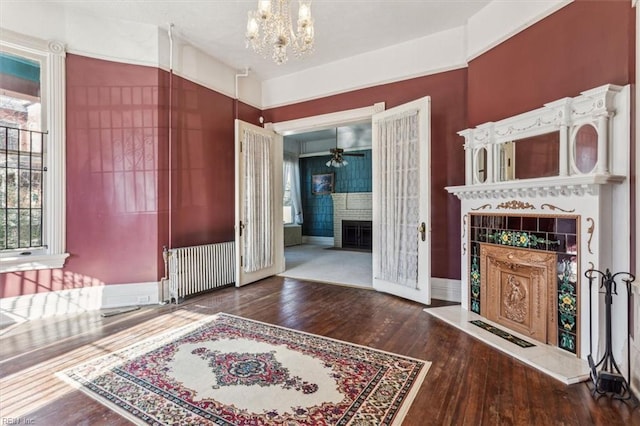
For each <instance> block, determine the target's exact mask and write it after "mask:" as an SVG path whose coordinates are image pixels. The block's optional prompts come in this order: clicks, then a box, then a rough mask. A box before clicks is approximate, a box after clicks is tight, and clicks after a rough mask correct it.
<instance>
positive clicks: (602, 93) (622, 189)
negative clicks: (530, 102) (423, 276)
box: [446, 85, 631, 368]
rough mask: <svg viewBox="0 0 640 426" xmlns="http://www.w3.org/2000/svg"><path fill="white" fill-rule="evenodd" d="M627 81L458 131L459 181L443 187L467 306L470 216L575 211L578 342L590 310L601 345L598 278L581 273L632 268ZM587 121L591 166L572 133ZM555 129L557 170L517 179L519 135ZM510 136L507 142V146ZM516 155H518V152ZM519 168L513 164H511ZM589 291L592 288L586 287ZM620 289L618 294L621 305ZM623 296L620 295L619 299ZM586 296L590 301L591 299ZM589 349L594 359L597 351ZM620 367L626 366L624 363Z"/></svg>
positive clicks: (621, 325)
mask: <svg viewBox="0 0 640 426" xmlns="http://www.w3.org/2000/svg"><path fill="white" fill-rule="evenodd" d="M630 105H631V101H630V87H629V86H625V87H620V86H614V85H605V86H601V87H598V88H595V89H592V90H588V91H585V92H582V93H581V94H580V95H579V96H577V97H575V98H563V99H561V100H558V101H556V102H551V103H548V104H545V105H544V106H543V107H542V108H539V109H537V110H534V111H530V112H526V113H524V114H520V115H517V116H514V117H510V118H506V119H504V120H501V121H497V122H491V123H485V124H482V125H479V126H477V127H476V128H473V129H467V130H464V131H461V132H459V134H460V135H461V136H463V137H464V138H465V144H464V149H465V184H464V185H460V186H450V187H447V188H446V190H447V191H448V192H449V193H451V194H453V195H455V196H456V197H457V198H458V199H460V201H461V217H460V224H461V230H460V236H461V239H460V247H461V250H460V251H461V283H462V288H461V299H462V309H463V310H470V301H469V297H470V284H471V278H470V272H471V268H470V260H471V257H472V255H471V253H470V241H471V240H470V237H471V236H470V231H471V228H470V223H471V219H472V215H477V214H481V215H489V216H491V215H498V216H500V215H504V216H513V215H517V216H539V217H543V216H544V217H559V218H563V217H565V218H568V217H571V218H575V220H576V221H577V225H578V226H577V234H578V241H577V243H578V246H577V250H576V251H577V253H576V256H577V258H578V259H577V266H578V268H579V270H578V271H576V273H577V275H578V276H579V277H581V278H580V280H579V283H578V289H577V292H578V301H577V304H578V310H579V314H578V318H577V320H578V321H579V322H580V328H579V348H578V353H579V355H580V357H581V358H583V359H586V357H587V355H588V354H589V349H590V345H589V336H590V330H589V323H590V311H591V315H592V316H591V319H592V323H593V330H592V333H593V337H594V342H593V348H594V350H595V352H597V351H598V350H602V348H603V346H604V342H603V340H604V339H603V338H600V339H599V336H601V337H603V333H602V331H603V330H602V329H603V327H604V318H605V312H604V304H603V303H601V301H599V298H600V296H599V294H598V288H597V286H594V287H595V288H592V289H590V288H589V283H588V280H587V279H586V278H584V274H585V272H586V271H587V270H589V269H591V268H594V269H600V270H604V269H605V268H609V269H610V270H611V271H613V272H618V271H629V268H630V239H629V235H631V229H630V218H631V211H630V176H631V174H630V157H631V156H630V137H631V130H630V118H631V112H630V111H631V107H630ZM584 127H589V129H588V130H589V132H590V133H591V134H592V135H595V136H594V138H593V139H597V140H595V141H593V140H592V142H591V145H590V146H589V150H590V151H589V152H590V154H591V155H592V156H593V157H595V158H591V160H592V163H591V164H592V168H591V169H590V170H581V166H580V164H579V161H578V160H577V159H578V157H579V156H580V155H582V154H579V153H578V151H579V150H580V149H581V147H579V146H578V145H579V143H582V142H578V139H579V137H578V135H579V133H580V132H581V129H582V128H584ZM550 132H558V133H559V135H558V137H557V140H558V141H559V142H558V147H557V150H554V152H556V151H557V154H558V158H557V164H559V167H558V169H559V173H558V176H551V177H539V178H530V179H516V178H515V173H511V172H510V171H509V170H506V169H505V164H509V163H508V162H507V161H506V160H505V159H506V158H512V161H514V158H515V157H509V155H512V154H511V153H510V151H509V150H510V149H514V150H515V149H517V143H518V140H521V139H524V138H532V137H535V136H537V135H543V134H548V133H550ZM509 144H513V147H509V146H508V145H509ZM519 161H520V160H519ZM515 167H516V168H517V164H515ZM590 291H591V293H590ZM624 293H625V292H622V294H621V295H620V296H619V298H620V300H618V301H616V303H620V304H621V306H626V299H625V297H626V295H624ZM623 299H624V300H623ZM590 301H591V304H590ZM626 315H627V314H626V309H614V311H613V318H612V321H613V330H614V334H615V335H614V336H613V346H614V352H615V358H616V360H618V361H621V362H622V364H625V359H626V356H623V355H622V354H623V348H624V347H625V344H626V333H625V330H626V324H627V316H626ZM598 358H599V356H598V353H594V359H598ZM623 368H626V366H624V367H623Z"/></svg>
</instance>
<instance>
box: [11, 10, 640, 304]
mask: <svg viewBox="0 0 640 426" xmlns="http://www.w3.org/2000/svg"><path fill="white" fill-rule="evenodd" d="M634 41H635V15H634V12H633V9H632V8H631V4H630V2H628V1H584V0H578V1H576V2H573V3H571V4H569V5H568V6H566V7H564V8H562V9H561V10H559V11H558V12H556V13H554V14H553V15H551V16H549V17H547V18H546V19H544V20H542V21H540V22H539V23H537V24H535V25H534V26H532V27H530V28H528V29H526V30H524V31H522V32H521V33H519V34H517V35H515V36H514V37H512V38H510V39H509V40H507V41H505V42H504V43H502V44H500V45H498V46H497V47H495V48H493V49H491V50H490V51H488V52H486V53H484V54H483V55H481V56H479V57H478V58H475V59H474V60H472V61H471V62H470V64H469V67H468V68H467V69H460V70H455V71H449V72H444V73H439V74H435V75H431V76H426V77H421V78H416V79H411V80H407V81H402V82H397V83H392V84H385V85H380V86H376V87H372V88H367V89H362V90H357V91H353V92H349V93H344V94H340V95H336V96H330V97H326V98H322V99H317V100H313V101H309V102H303V103H299V104H295V105H288V106H284V107H279V108H275V109H271V110H267V111H265V112H264V116H265V119H266V121H271V122H278V121H284V120H290V119H294V118H301V117H307V116H312V115H317V114H324V113H328V112H335V111H339V110H344V109H351V108H359V107H363V106H369V105H372V104H374V103H376V102H381V101H384V102H386V106H387V108H390V107H393V106H396V105H399V104H402V103H405V102H408V101H410V100H413V99H416V98H419V97H422V96H431V101H432V104H431V105H432V146H431V156H432V160H433V161H432V173H431V188H432V206H433V210H432V229H433V234H432V270H433V275H434V276H436V277H443V278H451V279H458V278H460V244H459V239H460V214H459V213H460V210H459V209H460V203H459V201H458V200H457V199H456V198H455V197H453V196H451V195H449V194H447V193H446V191H445V190H444V187H445V186H448V185H460V184H462V183H463V180H464V179H463V176H464V155H463V149H462V144H463V140H462V138H461V137H459V136H458V135H457V134H456V132H457V131H459V130H462V129H465V128H467V127H471V126H475V125H477V124H480V123H483V122H486V121H495V120H499V119H502V118H506V117H508V116H511V115H514V114H518V113H521V112H524V111H527V110H530V109H535V108H539V107H540V106H541V105H542V104H543V103H545V102H549V101H553V100H556V99H559V98H562V97H565V96H576V95H577V94H578V93H579V92H580V91H583V90H586V89H591V88H593V87H596V86H599V85H602V84H606V83H614V84H619V85H625V84H629V83H633V82H634V72H635V71H634V64H635V57H634V51H635V45H634ZM171 85H172V86H173V91H172V98H173V99H172V105H173V109H172V112H171V115H172V123H173V129H174V133H173V134H172V138H171V139H172V143H171V148H172V156H171V159H172V161H171V163H172V173H171V188H172V190H171V196H170V195H169V191H168V188H169V173H168V170H169V155H168V151H169V145H168V141H169V137H168V131H167V125H165V124H163V123H168V114H169V112H168V108H167V105H169V102H168V97H169V90H168V87H169V76H168V74H167V73H165V72H163V71H159V70H157V69H155V68H147V67H140V66H135V65H127V64H120V63H113V62H108V61H102V60H97V59H89V58H84V57H80V56H76V55H68V57H67V91H68V98H67V103H68V105H67V108H68V110H67V121H68V123H67V133H68V135H67V249H68V251H69V252H70V253H71V257H70V258H69V260H68V262H67V265H66V266H65V268H64V269H61V270H52V271H48V270H47V271H31V272H24V273H11V274H1V275H0V297H9V296H15V295H19V294H31V293H36V292H45V291H50V290H59V289H63V288H73V287H83V286H91V285H103V284H115V283H131V282H148V281H157V280H159V278H160V277H161V276H162V275H163V267H162V256H161V249H162V246H163V245H168V244H169V240H171V244H172V245H173V246H175V247H178V246H182V245H192V244H200V243H206V242H215V241H223V240H228V239H231V238H232V237H233V183H232V182H233V166H232V165H231V164H232V161H233V118H235V117H239V118H241V119H243V120H245V121H249V122H252V123H254V124H255V123H257V118H258V117H259V116H260V114H261V113H260V111H259V110H257V109H255V108H252V107H250V106H247V105H244V104H241V103H240V104H238V105H236V104H235V103H234V100H233V99H231V98H228V97H226V96H223V95H221V94H219V93H216V92H214V91H212V90H208V89H205V88H203V87H201V86H198V85H196V84H194V83H191V82H188V81H186V80H183V79H181V78H179V77H173V79H172V83H171ZM632 170H633V169H632ZM424 179H428V177H427V176H425V177H424ZM169 199H171V209H170V211H171V219H172V220H171V224H172V226H171V229H172V232H171V236H170V235H169V234H170V232H169Z"/></svg>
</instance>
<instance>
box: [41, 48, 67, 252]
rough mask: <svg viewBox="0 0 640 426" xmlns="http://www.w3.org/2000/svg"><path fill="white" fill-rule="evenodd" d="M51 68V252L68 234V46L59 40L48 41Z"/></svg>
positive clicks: (46, 229)
mask: <svg viewBox="0 0 640 426" xmlns="http://www.w3.org/2000/svg"><path fill="white" fill-rule="evenodd" d="M47 57H48V64H47V65H48V69H47V71H46V73H45V75H46V83H45V84H46V85H47V88H46V90H47V95H48V96H47V99H46V104H45V105H46V106H47V110H46V120H47V122H46V124H45V125H46V130H48V132H49V134H48V142H49V143H48V147H49V150H48V152H47V156H46V165H47V173H49V174H50V175H49V185H47V188H46V203H47V209H48V214H47V215H46V217H47V221H46V222H45V227H44V232H45V235H46V239H45V241H47V243H48V246H49V247H48V250H49V253H62V252H64V250H65V235H66V220H65V216H66V211H65V196H66V191H65V188H66V173H65V159H66V134H67V129H66V85H65V82H66V74H65V59H66V54H65V46H64V44H63V43H60V42H57V41H50V42H49V52H48V54H47Z"/></svg>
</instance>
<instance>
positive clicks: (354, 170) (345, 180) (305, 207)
mask: <svg viewBox="0 0 640 426" xmlns="http://www.w3.org/2000/svg"><path fill="white" fill-rule="evenodd" d="M354 152H357V153H361V154H364V157H351V156H347V157H346V160H347V161H348V162H349V165H347V166H346V167H341V168H339V169H335V168H333V167H327V166H326V162H327V161H328V160H329V156H328V155H326V156H320V157H305V158H300V180H301V182H300V184H301V185H300V191H301V192H302V212H303V215H304V222H303V224H302V235H309V236H314V237H333V201H332V200H331V195H329V194H326V195H313V194H312V193H311V176H312V175H315V174H322V173H334V185H335V192H371V150H370V149H368V150H363V151H354Z"/></svg>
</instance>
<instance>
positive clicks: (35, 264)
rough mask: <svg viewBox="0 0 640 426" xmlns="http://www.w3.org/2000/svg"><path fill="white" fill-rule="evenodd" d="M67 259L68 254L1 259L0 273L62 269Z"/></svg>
mask: <svg viewBox="0 0 640 426" xmlns="http://www.w3.org/2000/svg"><path fill="white" fill-rule="evenodd" d="M67 257H69V253H62V254H35V255H29V256H11V257H2V258H0V273H4V272H18V271H33V270H37V269H57V268H62V267H63V266H64V262H65V259H66V258H67Z"/></svg>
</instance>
